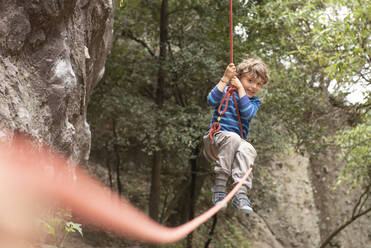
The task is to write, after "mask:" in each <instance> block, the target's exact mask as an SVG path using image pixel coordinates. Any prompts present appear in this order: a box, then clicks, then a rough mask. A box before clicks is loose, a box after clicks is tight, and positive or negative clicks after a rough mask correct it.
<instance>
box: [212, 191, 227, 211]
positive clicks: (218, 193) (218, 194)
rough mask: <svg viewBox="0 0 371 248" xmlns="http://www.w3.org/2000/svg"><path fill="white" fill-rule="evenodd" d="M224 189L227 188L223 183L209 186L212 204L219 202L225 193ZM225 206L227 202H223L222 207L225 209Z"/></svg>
mask: <svg viewBox="0 0 371 248" xmlns="http://www.w3.org/2000/svg"><path fill="white" fill-rule="evenodd" d="M226 191H227V189H226V187H225V186H223V185H214V186H213V187H212V188H211V192H212V193H213V196H212V201H213V203H214V205H218V204H220V202H221V201H222V200H223V199H224V197H226V195H227V193H226ZM226 208H227V204H224V206H223V207H222V209H226Z"/></svg>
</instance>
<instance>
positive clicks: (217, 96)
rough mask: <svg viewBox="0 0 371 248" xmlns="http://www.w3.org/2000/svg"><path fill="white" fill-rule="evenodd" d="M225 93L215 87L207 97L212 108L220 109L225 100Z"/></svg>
mask: <svg viewBox="0 0 371 248" xmlns="http://www.w3.org/2000/svg"><path fill="white" fill-rule="evenodd" d="M223 95H224V93H223V92H221V91H220V90H219V89H218V87H217V86H215V87H214V88H213V89H212V90H211V91H210V93H209V95H208V96H207V103H208V104H209V105H210V106H212V107H215V108H216V107H218V106H219V104H220V101H221V100H222V98H223Z"/></svg>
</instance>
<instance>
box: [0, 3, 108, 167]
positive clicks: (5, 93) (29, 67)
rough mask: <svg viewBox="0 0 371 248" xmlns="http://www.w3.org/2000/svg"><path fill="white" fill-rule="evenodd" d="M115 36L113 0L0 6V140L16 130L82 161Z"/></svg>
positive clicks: (4, 4)
mask: <svg viewBox="0 0 371 248" xmlns="http://www.w3.org/2000/svg"><path fill="white" fill-rule="evenodd" d="M112 29H113V2H112V0H94V1H92V0H48V1H43V0H30V1H19V0H17V1H8V0H0V137H1V136H4V135H10V136H11V135H12V134H13V133H14V131H15V130H16V131H19V132H22V133H26V134H29V135H31V136H33V137H35V138H36V139H38V140H39V141H42V142H46V143H48V144H50V145H52V146H54V147H55V148H57V149H59V150H60V151H62V152H64V153H65V154H67V155H68V156H70V158H71V159H73V160H75V161H77V162H80V161H86V160H87V159H88V157H89V150H90V138H91V137H90V136H91V134H90V129H89V125H88V123H87V122H86V109H87V102H88V100H89V96H90V94H91V93H92V90H93V88H94V87H95V85H96V84H97V83H98V81H99V80H100V79H101V78H102V76H103V73H104V64H105V60H106V55H107V53H108V51H109V48H110V44H111V40H112ZM5 130H6V131H5Z"/></svg>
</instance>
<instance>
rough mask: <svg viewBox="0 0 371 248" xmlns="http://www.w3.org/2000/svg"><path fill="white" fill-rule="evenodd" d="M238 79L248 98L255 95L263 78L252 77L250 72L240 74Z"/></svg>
mask: <svg viewBox="0 0 371 248" xmlns="http://www.w3.org/2000/svg"><path fill="white" fill-rule="evenodd" d="M240 81H241V83H242V86H243V88H244V89H245V92H246V95H247V96H248V97H249V98H252V97H253V96H256V95H257V94H258V93H259V91H260V90H261V89H262V87H263V79H261V78H260V77H254V75H253V74H252V73H246V74H242V76H241V78H240Z"/></svg>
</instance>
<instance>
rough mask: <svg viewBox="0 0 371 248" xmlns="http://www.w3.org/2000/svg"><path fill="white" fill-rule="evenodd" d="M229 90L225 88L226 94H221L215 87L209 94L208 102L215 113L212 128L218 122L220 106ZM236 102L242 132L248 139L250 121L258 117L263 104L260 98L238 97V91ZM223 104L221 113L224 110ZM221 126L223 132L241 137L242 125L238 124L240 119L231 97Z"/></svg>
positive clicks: (222, 117)
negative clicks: (257, 113) (257, 114)
mask: <svg viewBox="0 0 371 248" xmlns="http://www.w3.org/2000/svg"><path fill="white" fill-rule="evenodd" d="M227 90H228V87H225V90H224V92H221V91H220V90H219V89H218V87H217V86H215V87H214V88H213V89H212V90H211V91H210V93H209V95H208V97H207V102H208V103H209V105H210V106H212V107H214V108H215V110H214V113H213V117H212V119H211V123H210V127H211V124H212V123H213V122H216V121H217V118H218V116H219V114H218V107H219V104H220V102H221V100H222V98H223V96H224V94H226V92H227ZM234 94H235V97H236V100H237V105H238V108H239V111H240V116H241V122H242V130H243V137H244V138H245V139H247V135H248V133H249V126H250V121H251V119H252V118H253V117H254V116H255V115H256V112H258V109H259V106H260V104H261V101H260V99H259V98H258V97H256V96H254V97H252V98H249V97H248V96H247V95H245V96H243V97H242V98H241V99H240V98H239V96H238V93H237V91H235V92H234ZM224 105H225V103H224V104H223V106H222V108H221V111H223V109H224ZM219 123H220V126H221V129H220V130H221V131H230V132H235V133H237V134H238V135H240V136H241V132H240V124H239V122H238V117H237V112H236V108H235V106H234V101H233V97H232V96H231V97H229V102H228V108H227V111H226V112H225V114H224V115H222V116H221V120H220V122H219Z"/></svg>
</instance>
